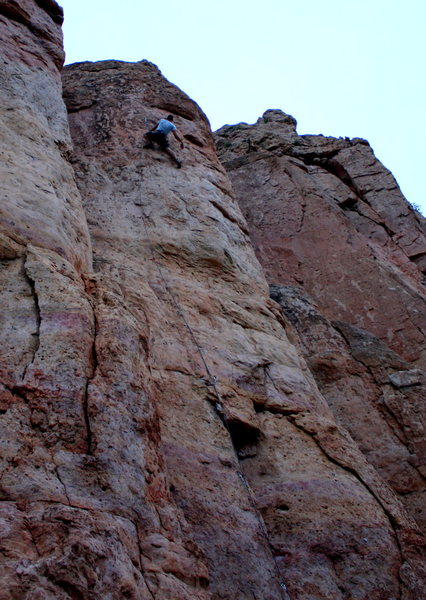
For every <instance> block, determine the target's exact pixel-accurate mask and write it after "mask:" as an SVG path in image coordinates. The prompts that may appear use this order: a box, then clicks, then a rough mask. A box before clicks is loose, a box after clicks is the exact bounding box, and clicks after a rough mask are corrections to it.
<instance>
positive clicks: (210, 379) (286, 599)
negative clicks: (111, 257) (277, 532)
mask: <svg viewBox="0 0 426 600" xmlns="http://www.w3.org/2000/svg"><path fill="white" fill-rule="evenodd" d="M140 206H141V208H142V207H143V203H142V202H141V203H140ZM142 223H143V227H144V229H145V233H146V237H147V240H148V244H149V251H150V254H151V257H152V261H153V263H154V265H155V267H156V269H157V271H158V274H159V276H160V279H161V281H162V282H163V285H164V288H165V289H166V290H167V293H168V294H169V296H170V299H171V301H172V304H173V307H174V309H175V312H176V314H177V315H178V316H179V317H180V318H181V319H182V321H183V323H184V325H185V327H186V329H187V330H188V333H189V336H190V338H191V340H192V342H193V344H194V346H195V347H196V349H197V352H198V354H199V355H200V358H201V361H202V363H203V366H204V368H205V371H206V374H207V378H203V382H204V384H205V386H206V387H207V388H213V391H214V396H215V398H216V400H215V402H211V404H212V406H213V408H214V410H215V412H216V414H217V416H218V417H219V419H220V420H221V421H222V423H223V425H224V427H225V428H226V430H227V432H228V434H229V437H230V439H231V443H232V447H233V449H234V452H235V455H236V459H237V461H238V462H239V456H238V449H237V447H236V446H235V443H234V437H233V435H232V432H231V428H230V426H229V422H228V419H227V417H226V413H225V410H224V407H223V401H222V397H221V395H220V392H219V389H218V386H217V377H216V376H215V375H213V374H212V372H211V370H210V368H209V366H208V364H207V361H206V359H205V357H204V354H203V350H202V348H201V346H200V344H199V343H198V340H197V338H196V337H195V334H194V332H193V330H192V328H191V326H190V325H189V323H188V320H187V319H186V316H185V313H184V312H183V310H182V308H181V306H180V304H179V302H178V300H177V298H176V295H175V294H174V292H173V290H172V289H171V288H170V286H169V284H168V282H167V280H166V278H165V276H164V274H163V271H162V269H161V266H160V264H159V262H158V260H157V258H156V256H155V251H154V245H153V243H152V239H151V236H150V233H149V229H148V225H147V223H146V217H145V214H144V213H143V208H142ZM237 475H238V478H239V479H240V481H241V483H242V485H243V487H244V489H245V491H246V493H247V496H248V499H249V502H250V504H251V506H252V508H253V512H254V514H255V515H256V518H257V520H258V523H259V529H260V531H261V533H262V536H263V538H264V540H265V542H266V544H267V547H268V549H269V552H270V554H271V557H272V561H273V564H274V569H275V573H276V579H277V582H278V583H279V587H280V592H281V596H282V599H283V600H291V599H290V596H289V595H288V591H287V586H286V584H285V582H284V579H283V577H282V575H281V570H280V567H279V565H278V562H277V557H276V556H275V554H274V550H273V547H272V544H271V542H270V539H269V535H268V531H267V529H266V525H265V522H264V520H263V517H262V515H261V513H260V510H259V508H258V506H257V503H256V500H255V496H254V493H253V490H252V489H251V487H250V485H249V483H248V481H247V478H246V477H245V475H244V473H242V472H241V471H240V470H239V469H237Z"/></svg>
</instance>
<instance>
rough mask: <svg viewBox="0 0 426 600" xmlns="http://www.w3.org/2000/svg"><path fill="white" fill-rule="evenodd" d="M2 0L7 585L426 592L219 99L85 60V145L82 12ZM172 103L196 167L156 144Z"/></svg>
mask: <svg viewBox="0 0 426 600" xmlns="http://www.w3.org/2000/svg"><path fill="white" fill-rule="evenodd" d="M0 6H2V7H3V9H2V13H1V14H2V15H3V16H2V17H1V19H2V25H3V26H4V27H5V30H6V32H8V33H9V32H10V31H12V33H13V35H10V36H9V37H8V38H6V41H5V42H4V43H5V47H6V48H7V51H8V53H9V55H10V58H8V60H6V66H7V69H9V79H11V80H13V81H14V82H15V83H14V85H15V86H18V82H19V81H22V86H23V87H22V93H21V92H19V88H18V87H16V89H15V90H14V91H13V94H12V93H11V92H10V91H8V89H7V88H6V89H5V90H4V98H5V100H4V105H3V107H2V109H3V108H4V112H5V114H6V116H5V122H6V124H7V131H8V135H9V139H10V140H11V142H10V145H9V146H8V150H7V152H10V148H12V150H13V152H10V154H7V153H6V154H5V156H6V160H5V164H6V165H7V166H6V168H7V169H8V173H9V179H6V183H5V186H4V195H5V198H6V199H8V201H7V202H5V203H4V205H2V208H3V206H4V221H2V222H4V223H5V228H4V236H3V238H2V239H3V240H4V241H3V245H2V261H1V267H2V271H1V273H2V281H3V282H4V285H2V287H1V295H2V306H4V307H6V308H5V312H4V315H6V316H7V318H4V319H3V320H2V321H1V323H0V338H1V341H2V347H3V348H4V349H5V350H6V352H5V358H4V359H2V363H1V369H2V370H1V373H2V382H3V383H2V388H1V402H2V404H1V408H0V424H1V428H2V431H1V435H0V444H1V448H2V452H1V456H2V462H1V467H0V468H1V472H0V499H1V504H0V512H1V515H0V568H1V574H2V590H1V591H0V598H1V600H3V599H4V600H12V599H13V600H16V599H21V598H22V599H25V600H30V599H31V600H33V599H34V600H35V599H38V598H40V599H41V598H43V600H44V599H52V600H53V599H55V600H57V599H60V600H67V599H73V600H75V599H80V598H81V599H84V600H86V599H87V600H89V599H90V600H101V599H102V600H104V599H105V598H107V599H111V600H119V599H120V600H121V599H122V598H132V599H134V600H147V599H151V598H153V599H155V600H170V598H173V599H174V600H189V599H191V600H193V599H198V600H207V599H212V600H216V599H219V598H222V599H229V600H231V599H234V598H238V599H247V600H249V599H250V600H252V599H253V598H257V599H262V600H279V599H281V600H282V599H286V600H288V599H289V598H290V599H291V600H298V599H300V600H310V599H314V598H315V599H316V600H323V599H324V600H325V599H327V600H343V599H345V600H346V599H349V598H350V599H352V598H353V599H361V598H362V599H367V598H368V599H369V600H370V599H371V600H385V599H386V600H388V599H391V598H395V599H398V600H414V599H416V600H417V599H418V598H420V597H421V594H422V593H423V589H424V587H423V586H424V583H423V582H422V578H423V577H424V565H423V564H422V550H423V549H424V548H423V546H422V543H423V542H422V538H421V536H420V533H419V530H418V528H417V526H416V523H415V522H414V520H413V519H412V518H411V517H410V516H409V514H408V513H407V512H406V511H405V509H404V507H403V505H402V503H401V502H400V501H399V500H398V498H397V497H396V496H395V494H394V492H393V491H392V490H391V488H390V487H389V486H388V484H387V483H386V482H385V481H384V480H383V479H382V478H381V477H380V475H378V473H377V471H376V469H375V468H374V467H373V466H372V464H371V463H370V462H368V461H367V460H366V458H365V457H364V455H363V453H362V452H361V451H360V449H359V447H358V445H357V444H356V442H355V441H354V440H353V439H352V437H351V436H350V435H349V434H348V432H347V430H346V429H345V428H344V427H342V426H341V425H340V424H339V423H338V422H337V421H336V418H335V416H334V414H333V411H332V410H331V408H330V407H329V405H328V403H327V401H326V400H325V398H324V396H322V394H321V393H320V391H319V389H318V387H317V385H316V383H315V381H314V378H313V376H312V374H311V372H310V370H309V369H308V366H307V364H306V362H305V360H304V359H303V357H302V356H301V355H300V353H299V351H298V348H297V344H298V343H299V342H298V337H297V336H296V334H295V331H294V328H293V326H292V325H291V324H290V322H289V321H288V320H287V319H286V318H284V317H283V315H282V313H281V309H280V306H279V305H278V304H277V303H275V302H274V301H273V300H271V299H270V298H269V289H268V285H267V282H266V279H265V277H264V274H263V270H262V268H261V266H260V264H259V262H258V261H257V259H256V257H255V254H254V251H253V248H252V245H251V241H250V238H249V236H248V232H247V226H246V222H245V220H244V218H243V216H242V214H241V212H240V209H239V207H238V204H237V202H236V200H235V198H234V196H233V193H232V190H231V185H230V182H229V179H228V176H227V174H226V172H225V170H224V169H223V167H222V166H221V164H220V163H219V161H218V159H217V156H216V153H215V149H214V144H213V139H212V135H211V132H210V128H209V124H208V121H207V119H206V118H205V116H204V115H203V114H202V112H201V111H200V109H199V108H198V107H197V106H196V105H195V104H194V103H193V102H192V101H191V100H190V99H189V98H188V97H187V96H185V94H183V93H182V92H181V91H180V90H179V89H178V88H176V87H175V86H173V85H171V84H170V83H169V82H167V81H166V80H165V79H164V78H163V77H162V75H161V73H160V72H159V70H158V69H157V68H156V67H155V66H154V65H152V64H150V63H148V62H145V61H143V62H141V63H136V64H128V63H122V62H116V61H106V62H101V63H94V64H92V63H82V64H78V65H73V66H71V67H68V68H66V69H65V72H64V96H65V99H66V103H67V106H68V110H69V113H70V114H69V120H70V126H71V134H72V139H73V143H74V151H73V155H72V160H71V162H69V161H68V160H67V158H68V155H69V145H68V132H67V130H66V127H65V125H64V123H65V121H64V118H63V116H64V106H63V104H62V101H61V99H60V95H59V92H60V88H59V81H58V71H57V66H58V65H59V64H60V61H59V62H58V57H59V56H60V52H61V50H60V45H59V40H60V33H59V29H58V21H60V10H59V7H57V6H56V4H55V3H54V2H41V1H40V2H33V1H30V0H26V1H25V2H24V1H22V2H12V1H11V2H3V3H2V4H1V5H0ZM6 18H8V19H9V21H7V20H6ZM16 28H18V29H19V35H20V36H23V37H21V38H16V31H17V29H16ZM52 32H54V34H55V35H53V33H52ZM25 36H27V37H25ZM55 36H56V37H55ZM17 39H18V41H20V40H23V42H22V43H20V44H19V48H18V47H16V48H14V43H15V44H16V40H17ZM52 40H56V42H55V44H56V45H55V46H54V47H55V48H56V50H55V52H53V51H52V45H51V44H52V43H53V42H52ZM24 42H25V43H24ZM14 52H15V53H16V56H15V58H14V54H13V53H14ZM37 53H38V54H37ZM9 55H8V56H9ZM18 55H19V57H20V58H19V60H18V58H17V57H18ZM34 57H36V58H34ZM40 57H41V58H40ZM55 60H56V63H55ZM14 75H16V76H15V77H14ZM46 82H47V83H46ZM47 85H48V86H49V89H48V90H46V91H45V93H46V94H47V95H49V94H50V95H51V99H50V100H49V104H50V107H51V108H50V111H49V118H48V117H47V116H46V113H43V106H45V105H43V98H44V101H45V100H46V99H45V97H44V92H43V90H44V87H45V86H47ZM21 96H23V97H25V103H24V106H23V107H22V115H24V117H25V115H26V114H28V115H29V116H28V118H30V117H31V122H33V121H36V122H40V123H41V125H40V128H41V129H42V131H39V130H36V131H34V130H32V129H31V128H29V127H27V126H25V127H24V126H23V121H22V120H21V119H15V120H14V119H10V120H8V111H7V108H11V109H13V108H14V106H15V104H14V103H16V102H18V98H20V97H21ZM31 98H32V99H33V100H31ZM19 106H20V105H19ZM9 112H13V111H9ZM169 112H171V113H173V114H174V116H175V122H176V124H177V126H178V128H179V131H180V133H181V134H182V135H183V136H184V139H185V140H186V143H185V148H184V150H182V151H180V154H181V158H182V160H183V162H184V168H183V169H181V170H177V169H176V168H175V167H174V165H173V164H172V162H171V161H170V159H169V158H168V157H167V156H166V155H164V154H162V153H159V152H157V151H150V150H146V151H144V150H143V149H142V146H143V144H144V136H143V134H144V131H145V130H146V129H148V128H149V127H151V126H152V125H153V123H154V122H155V121H156V120H157V119H158V118H159V117H161V116H164V115H165V114H167V113H169ZM50 113H52V114H50ZM24 117H23V118H24ZM25 118H26V117H25ZM59 123H61V124H62V125H61V126H59ZM2 126H3V125H2ZM42 148H43V151H44V155H45V156H44V160H43V161H41V160H40V161H39V163H37V166H36V167H35V166H34V165H33V157H34V156H38V154H37V152H38V153H39V154H40V153H41V151H42V150H41V149H42ZM74 174H75V177H76V180H77V184H78V188H79V190H80V194H81V197H80V195H79V192H78V191H77V187H76V185H75V183H74V179H73V177H74ZM9 181H12V182H13V181H16V182H19V185H13V183H9ZM12 192H13V193H12ZM30 194H32V195H31V196H30ZM2 218H3V215H2ZM86 220H87V224H88V229H89V232H90V241H89V236H88V234H87V231H88V229H87V225H86ZM401 252H402V250H401ZM404 268H406V270H407V273H408V274H407V277H410V278H412V280H413V282H414V283H413V284H412V285H413V289H414V288H415V285H416V283H415V279H414V276H413V275H412V272H411V270H410V269H412V268H413V267H412V265H411V266H410V263H409V261H408V259H407V262H406V265H405V266H404ZM4 315H2V317H3V316H4ZM300 320H301V319H300ZM343 328H344V327H343V325H342V331H343ZM357 331H358V330H355V329H352V330H350V331H347V330H344V336H345V340H347V342H346V343H347V344H349V345H350V346H351V344H352V346H353V347H352V346H351V352H352V354H354V353H355V351H356V350H354V348H355V349H356V347H357V339H358V338H357V335H359V334H358V333H357ZM351 336H352V337H351ZM295 344H296V345H295ZM306 356H307V358H308V360H309V354H306ZM389 360H390V363H391V364H390V366H389V367H388V366H387V365H385V366H384V367H383V369H384V370H386V373H387V374H388V376H389V377H390V378H393V383H394V387H395V386H396V388H398V386H400V388H404V386H405V384H406V383H407V381H411V382H413V381H414V379H415V378H416V377H417V371H414V369H412V368H411V366H410V368H409V369H406V368H405V365H406V363H405V362H401V363H398V364H394V363H393V362H392V359H391V358H389ZM404 382H405V383H404ZM410 385H411V384H410ZM412 385H417V382H416V383H412ZM398 389H399V388H398ZM407 427H409V425H407ZM354 436H355V433H354ZM359 443H361V441H360V442H359ZM395 444H396V442H395ZM401 456H403V457H404V459H405V458H406V454H403V449H402V450H401ZM407 462H408V461H407ZM413 468H414V467H413ZM417 473H418V470H416V469H414V474H412V477H413V478H414V477H415V476H417ZM395 477H400V479H401V477H402V476H400V472H399V471H397V474H396V475H395Z"/></svg>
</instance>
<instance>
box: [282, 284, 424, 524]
mask: <svg viewBox="0 0 426 600" xmlns="http://www.w3.org/2000/svg"><path fill="white" fill-rule="evenodd" d="M271 297H272V298H273V299H274V300H276V301H277V302H278V303H279V304H280V305H281V306H282V308H283V312H284V315H285V316H286V317H287V318H288V319H289V320H290V321H291V323H292V324H293V325H294V326H295V328H296V329H297V333H298V334H299V336H300V339H301V350H302V353H303V356H304V357H305V358H306V361H307V363H308V366H309V368H310V370H311V371H312V373H313V374H314V376H315V379H316V381H317V383H318V386H319V389H320V390H321V392H322V394H323V395H324V397H325V398H326V399H327V402H328V404H329V406H330V407H331V409H332V410H333V413H334V415H335V416H336V418H337V420H338V422H339V423H340V424H341V425H343V426H344V427H345V428H346V429H347V430H348V431H349V432H350V434H351V436H352V438H353V439H354V440H355V441H356V442H357V444H358V446H359V448H360V449H361V450H362V452H363V453H364V454H365V456H366V457H367V459H368V460H369V462H371V463H372V464H373V465H374V466H375V467H376V468H377V469H378V471H379V472H380V473H381V474H382V476H383V477H384V478H385V479H386V480H387V481H388V482H389V483H390V485H391V486H392V487H393V488H394V489H395V490H396V491H397V492H398V493H399V494H400V496H401V500H402V501H403V503H404V504H405V505H406V507H407V509H408V510H409V511H410V512H411V513H412V514H413V516H414V517H415V518H416V520H417V522H418V523H419V524H420V525H421V526H422V528H423V529H424V530H426V515H425V508H426V498H425V486H424V481H425V477H426V448H425V429H424V423H425V422H426V419H425V417H426V415H425V410H426V407H425V402H424V393H425V377H424V373H423V372H422V371H420V370H418V369H413V368H412V366H411V365H410V364H409V363H407V362H405V361H404V360H402V359H401V357H400V356H398V355H397V354H395V352H393V351H392V350H390V349H389V348H388V347H387V346H385V345H384V344H383V342H381V341H380V340H379V339H377V338H376V337H375V336H374V335H372V334H371V333H369V332H367V331H363V330H361V329H358V328H356V327H353V326H352V325H349V324H348V323H343V322H341V321H333V322H330V321H328V320H327V319H326V318H325V317H323V316H322V315H321V314H320V313H319V312H318V310H317V309H316V307H315V306H314V305H313V303H312V301H311V300H310V299H309V298H308V297H307V296H306V294H304V293H303V292H302V291H301V290H300V289H298V288H295V287H292V286H281V287H280V286H271Z"/></svg>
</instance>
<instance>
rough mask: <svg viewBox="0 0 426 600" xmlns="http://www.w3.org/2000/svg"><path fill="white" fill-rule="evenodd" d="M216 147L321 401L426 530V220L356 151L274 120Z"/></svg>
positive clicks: (221, 135)
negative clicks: (300, 133) (425, 281)
mask: <svg viewBox="0 0 426 600" xmlns="http://www.w3.org/2000/svg"><path fill="white" fill-rule="evenodd" d="M216 143H217V148H218V152H219V155H220V157H221V159H222V161H223V163H224V165H225V166H226V168H227V170H228V172H229V175H230V177H231V180H232V183H233V186H234V189H235V192H236V195H237V198H238V200H239V203H240V205H241V207H242V209H243V212H244V214H245V217H246V218H247V222H248V225H249V230H250V234H251V239H252V241H253V243H254V246H255V248H256V253H257V256H258V258H259V260H260V261H261V263H262V265H263V266H264V268H265V272H266V275H267V278H268V280H269V282H270V284H271V286H272V294H273V298H274V299H275V300H277V301H278V302H279V303H280V304H281V306H282V308H283V311H284V314H285V315H286V317H287V318H288V319H289V320H290V321H291V322H292V323H293V325H294V326H295V328H296V330H297V332H298V334H299V335H300V338H301V349H302V352H303V354H304V356H305V358H306V360H307V362H308V365H309V366H310V368H311V371H312V373H313V374H314V376H315V378H316V381H317V383H318V385H319V388H320V390H321V392H322V393H323V394H324V396H325V398H326V399H327V402H328V404H329V406H330V408H331V409H332V410H333V412H334V414H335V415H336V418H337V419H338V421H339V422H340V423H341V424H342V425H343V426H344V427H345V428H347V429H348V430H349V432H350V433H351V435H352V437H353V438H354V439H355V440H356V441H357V443H358V444H359V446H360V448H361V449H362V450H363V452H364V453H365V455H366V456H367V458H368V460H369V461H370V462H372V464H374V465H375V466H376V468H377V469H378V470H379V471H380V472H381V474H382V476H384V477H385V479H387V480H388V481H389V483H390V484H391V485H392V487H393V488H394V489H395V490H396V491H397V492H398V493H399V494H400V495H401V498H402V500H403V501H404V503H405V504H406V506H407V508H409V509H410V510H411V512H412V514H413V515H415V517H416V519H417V520H418V522H419V523H420V524H422V526H423V527H424V526H425V517H424V507H425V505H426V502H425V496H424V494H425V489H424V477H425V472H426V470H425V469H426V467H425V465H426V447H425V441H424V440H425V430H424V423H425V416H426V415H425V404H424V396H425V386H424V382H425V379H424V372H422V371H421V370H420V369H419V367H421V366H422V365H423V364H424V358H425V357H424V351H425V347H426V346H425V337H424V323H425V317H426V311H425V292H424V287H423V285H422V277H423V276H424V259H425V250H426V237H425V234H424V232H425V230H426V229H425V220H424V219H423V218H422V217H421V215H420V214H418V213H416V212H415V211H413V210H412V209H411V208H410V207H409V205H408V203H407V202H406V201H405V199H404V198H403V196H402V195H401V193H400V191H399V189H398V187H397V184H396V182H395V180H394V179H393V177H392V175H391V174H390V173H389V172H388V171H387V170H386V169H385V168H384V167H383V166H382V165H381V164H380V163H379V161H377V159H376V158H375V157H374V155H373V153H372V150H371V148H370V147H369V145H368V144H367V142H365V140H360V139H355V140H348V139H345V140H344V139H334V138H325V137H323V136H298V135H297V133H296V121H295V120H294V119H293V117H290V116H289V115H286V114H285V113H283V112H281V111H276V110H275V111H274V110H271V111H267V112H266V113H265V114H264V115H263V117H262V118H261V119H259V120H258V122H257V123H256V124H255V125H253V126H250V125H245V124H240V125H236V126H226V127H224V128H222V129H221V130H220V131H219V132H217V133H216Z"/></svg>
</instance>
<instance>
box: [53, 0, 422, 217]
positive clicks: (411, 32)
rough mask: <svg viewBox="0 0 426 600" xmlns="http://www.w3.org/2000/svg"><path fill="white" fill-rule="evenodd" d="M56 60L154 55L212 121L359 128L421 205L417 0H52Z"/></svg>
mask: <svg viewBox="0 0 426 600" xmlns="http://www.w3.org/2000/svg"><path fill="white" fill-rule="evenodd" d="M59 3H60V4H61V5H62V6H63V7H64V11H65V24H64V37H65V50H66V53H67V60H66V62H67V63H72V62H78V61H83V60H91V61H96V60H105V59H111V58H113V59H118V60H126V61H139V60H142V59H147V60H149V61H151V62H153V63H155V64H156V65H157V66H158V67H159V68H160V70H161V71H162V73H163V75H165V77H167V79H169V80H170V81H171V82H172V83H175V84H176V85H177V86H179V87H180V88H181V89H182V90H183V91H184V92H186V93H187V94H188V95H189V96H191V98H193V99H194V100H195V101H196V102H197V103H198V104H199V105H200V106H201V108H202V109H203V111H204V112H205V113H206V114H207V116H208V118H209V119H210V122H211V125H212V128H213V129H218V128H219V127H220V126H222V125H224V124H226V123H228V124H233V123H238V122H241V121H244V122H247V123H254V122H255V121H256V120H257V118H258V117H259V116H261V115H262V113H263V112H264V111H265V110H267V109H268V108H280V109H281V110H283V111H285V112H287V113H289V114H291V115H293V116H294V117H295V118H296V119H297V121H298V132H299V133H300V134H303V133H312V134H320V133H322V134H324V135H333V136H336V137H339V136H343V137H345V136H348V137H364V138H366V139H367V140H368V141H369V142H370V144H371V145H372V147H373V149H374V151H375V154H376V156H377V157H378V158H379V159H380V160H381V161H382V162H383V163H384V164H385V165H386V166H387V167H388V168H389V169H390V170H391V171H392V173H393V174H394V175H395V177H396V179H397V181H398V183H399V185H400V187H401V189H402V191H403V193H404V194H405V196H406V198H407V199H408V200H409V201H410V202H412V203H414V204H416V205H418V206H421V208H422V212H423V214H426V194H425V191H424V188H425V185H424V182H423V176H422V172H423V168H424V166H423V164H424V162H425V151H424V147H425V141H426V122H425V117H424V113H425V110H426V76H425V72H426V69H425V61H426V34H425V31H426V1H425V0H357V1H355V0H322V1H320V0H303V1H302V0H263V1H262V0H257V1H256V2H255V1H253V0H208V1H204V0H155V1H154V0H150V1H149V2H148V1H147V0H121V2H117V0H62V1H61V0H59Z"/></svg>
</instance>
